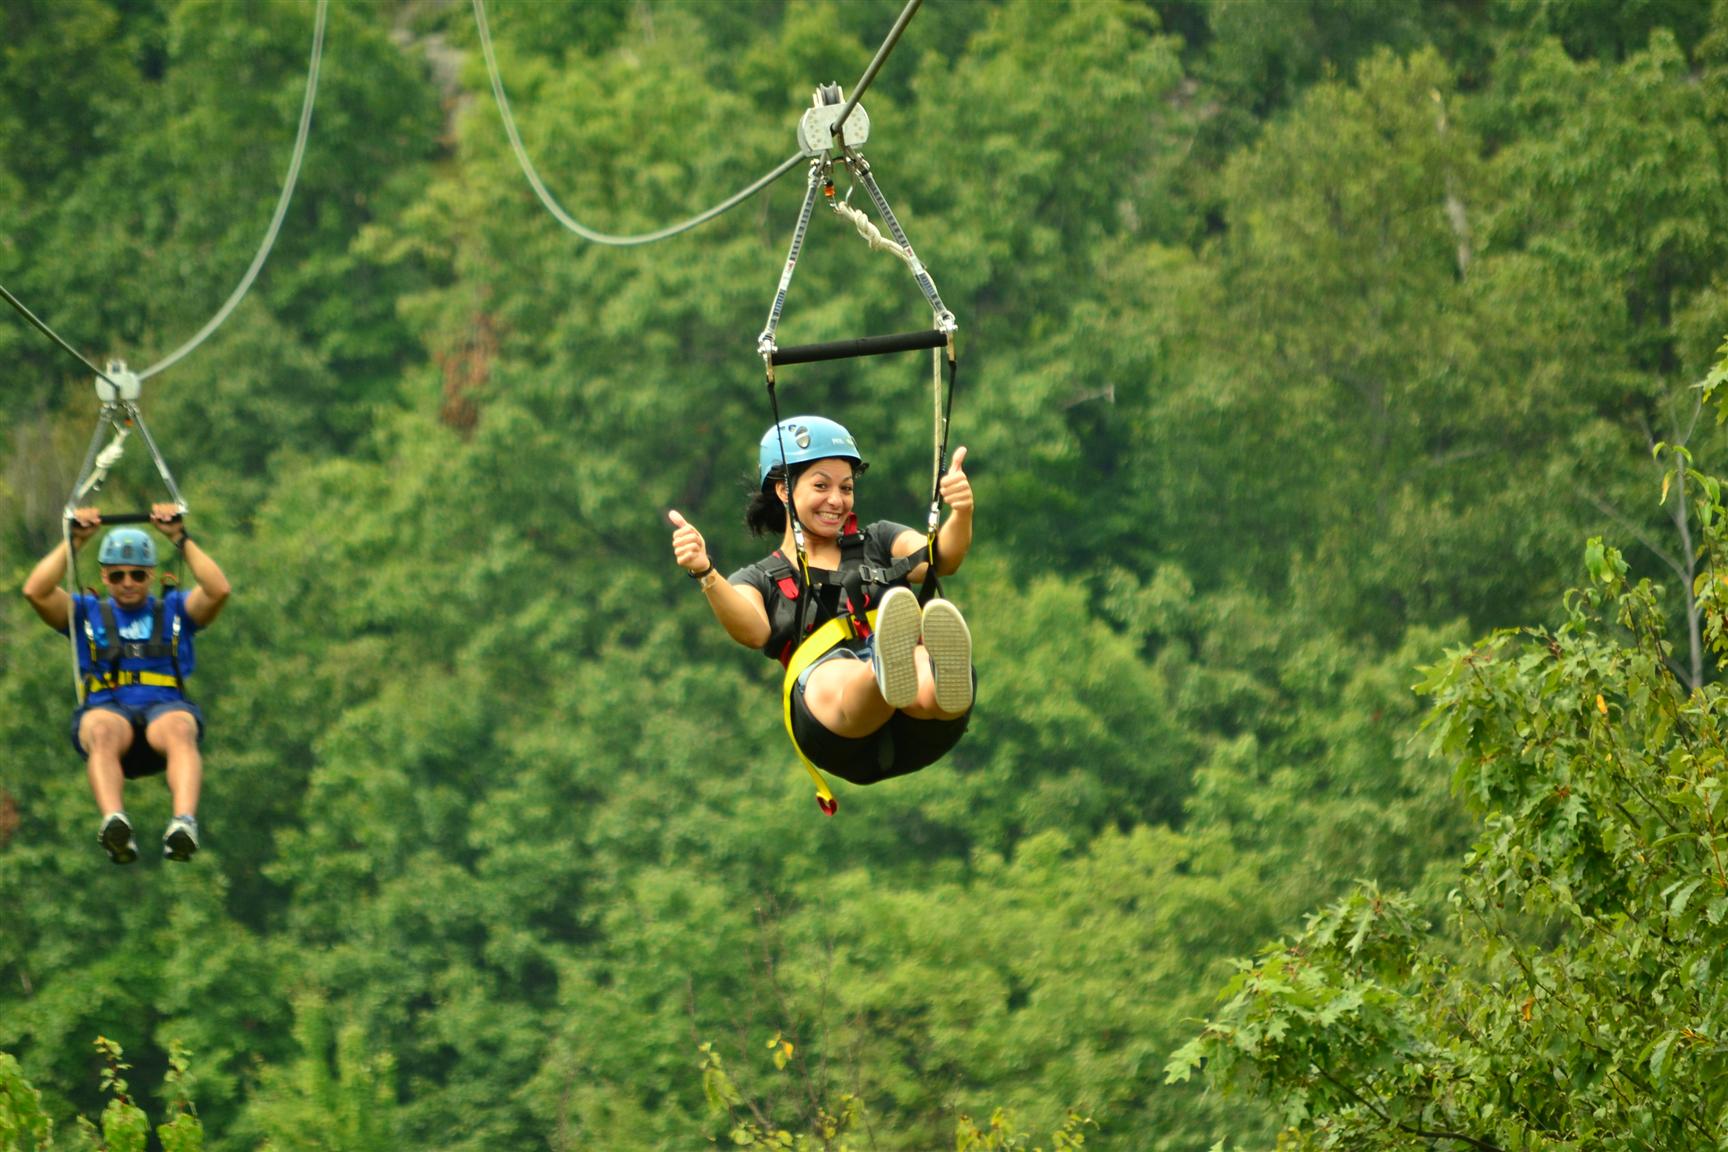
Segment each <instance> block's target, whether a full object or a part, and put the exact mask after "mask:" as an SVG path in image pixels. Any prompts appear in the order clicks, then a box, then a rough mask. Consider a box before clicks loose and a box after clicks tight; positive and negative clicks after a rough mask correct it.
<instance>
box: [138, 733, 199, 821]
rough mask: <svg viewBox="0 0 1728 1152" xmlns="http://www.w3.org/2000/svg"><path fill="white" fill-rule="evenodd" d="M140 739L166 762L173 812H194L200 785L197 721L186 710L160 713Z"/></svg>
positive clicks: (181, 814) (196, 813)
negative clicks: (146, 742)
mask: <svg viewBox="0 0 1728 1152" xmlns="http://www.w3.org/2000/svg"><path fill="white" fill-rule="evenodd" d="M144 738H145V739H146V740H148V741H149V742H150V747H152V748H154V749H156V751H158V752H160V753H161V754H162V759H163V760H165V761H166V762H167V764H168V792H169V794H170V795H171V796H172V797H173V798H174V815H176V816H196V815H198V793H199V791H200V790H201V789H202V788H203V785H204V757H203V756H202V754H200V753H199V751H198V721H197V720H196V719H195V718H194V717H193V715H192V713H190V712H185V711H174V712H163V713H161V714H159V715H157V716H156V718H155V719H153V720H151V721H150V723H149V726H148V727H146V728H145V729H144Z"/></svg>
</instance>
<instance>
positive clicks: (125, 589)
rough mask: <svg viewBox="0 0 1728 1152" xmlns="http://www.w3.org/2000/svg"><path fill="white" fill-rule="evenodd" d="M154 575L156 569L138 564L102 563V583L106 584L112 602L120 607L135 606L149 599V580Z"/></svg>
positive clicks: (153, 577)
mask: <svg viewBox="0 0 1728 1152" xmlns="http://www.w3.org/2000/svg"><path fill="white" fill-rule="evenodd" d="M155 576H156V569H154V568H146V567H144V566H142V565H139V564H104V565H102V583H104V584H106V585H107V586H108V595H110V596H112V597H114V603H116V604H118V605H120V606H121V607H122V608H137V607H138V606H140V605H141V604H143V603H144V601H145V600H147V599H149V597H150V582H151V580H153V579H155Z"/></svg>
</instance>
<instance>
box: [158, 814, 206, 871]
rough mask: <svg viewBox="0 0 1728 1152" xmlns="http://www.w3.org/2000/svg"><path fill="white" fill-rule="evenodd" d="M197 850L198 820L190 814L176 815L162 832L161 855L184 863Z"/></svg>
mask: <svg viewBox="0 0 1728 1152" xmlns="http://www.w3.org/2000/svg"><path fill="white" fill-rule="evenodd" d="M196 851H198V821H197V820H196V819H195V818H193V817H191V816H176V817H174V819H172V820H170V821H169V822H168V829H167V831H165V832H163V833H162V855H163V857H165V858H166V859H169V860H176V861H179V862H180V863H182V864H184V863H185V862H186V861H188V860H190V859H192V854H193V853H194V852H196Z"/></svg>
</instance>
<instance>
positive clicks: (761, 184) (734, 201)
mask: <svg viewBox="0 0 1728 1152" xmlns="http://www.w3.org/2000/svg"><path fill="white" fill-rule="evenodd" d="M474 23H475V25H476V26H477V27H478V28H479V30H480V49H481V51H482V52H483V53H484V54H485V56H486V71H487V73H488V75H490V76H491V78H492V97H493V99H494V100H495V101H496V102H497V104H498V114H499V116H500V117H502V118H503V120H504V132H505V134H506V135H508V136H509V137H510V149H511V151H513V152H515V153H516V162H517V163H518V164H519V165H521V167H522V174H523V175H524V176H526V177H528V183H529V184H530V185H532V186H533V188H534V194H535V195H536V196H538V197H539V198H540V203H542V204H544V205H545V206H546V210H547V211H548V212H550V213H552V216H553V218H554V219H556V220H557V221H558V223H560V224H562V225H563V226H564V227H565V228H567V229H569V230H570V231H571V232H574V233H575V234H576V235H578V236H580V237H582V239H584V240H589V241H592V242H593V243H595V244H605V245H609V246H611V247H614V248H628V247H633V246H635V245H638V244H652V243H654V242H655V241H656V240H665V239H668V238H670V237H672V236H676V235H678V234H679V233H680V232H688V231H689V230H690V229H692V228H695V227H696V226H697V225H699V224H706V223H707V222H708V221H710V220H712V219H714V217H716V216H718V215H720V214H721V213H722V212H725V211H726V210H727V209H729V208H733V207H736V206H737V205H739V204H741V203H743V202H744V201H745V200H747V199H749V198H750V197H751V196H752V195H754V194H755V193H757V192H759V191H761V190H762V189H763V188H766V187H767V186H768V185H770V184H772V183H773V182H774V181H776V180H778V179H780V177H782V176H784V175H786V173H788V172H790V171H791V170H792V169H793V168H796V167H797V166H798V165H799V163H800V162H802V161H803V159H804V154H803V153H802V152H800V153H797V154H795V155H793V156H791V157H790V158H789V159H787V160H786V162H785V163H783V164H781V165H780V166H779V167H778V168H776V169H774V170H773V171H772V172H770V173H768V174H767V175H766V176H764V177H762V178H761V179H760V180H757V181H756V182H755V183H754V184H751V185H750V186H749V187H748V188H745V189H743V190H742V191H740V192H738V193H736V194H735V195H733V196H730V197H728V198H727V199H725V200H723V201H721V202H720V203H719V204H716V205H715V206H714V207H712V208H710V209H708V210H707V211H706V212H703V213H701V214H700V215H697V216H692V217H691V218H690V219H688V220H686V221H684V222H683V223H681V224H672V225H668V226H667V227H665V228H660V229H657V230H656V231H653V232H642V233H638V234H636V235H632V236H618V235H613V234H611V233H607V232H596V231H595V230H594V229H592V228H589V227H586V226H585V225H583V224H582V223H580V222H579V221H577V220H575V219H574V218H572V217H571V215H570V214H569V213H568V212H566V211H564V209H563V207H562V206H561V205H560V204H559V203H558V201H557V200H555V199H553V197H552V193H550V192H548V191H547V190H546V185H545V184H544V183H542V182H541V180H540V174H539V172H537V171H536V170H535V168H534V162H533V161H532V160H530V159H528V152H527V149H525V148H524V147H523V146H522V137H521V135H520V134H519V133H518V132H517V131H516V120H515V117H513V116H512V115H511V114H510V101H509V99H508V98H506V97H505V95H504V81H503V80H502V79H500V78H499V75H498V58H497V56H496V55H495V54H494V53H493V51H492V31H491V29H490V28H489V27H488V26H487V23H486V6H485V4H484V3H483V0H474Z"/></svg>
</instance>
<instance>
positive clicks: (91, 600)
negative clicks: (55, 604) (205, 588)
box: [72, 588, 198, 707]
mask: <svg viewBox="0 0 1728 1152" xmlns="http://www.w3.org/2000/svg"><path fill="white" fill-rule="evenodd" d="M163 600H164V603H165V604H166V607H167V611H166V612H165V613H164V614H163V618H164V622H165V623H166V625H167V631H168V634H169V635H173V632H174V622H175V621H176V620H178V621H179V622H180V643H179V644H178V645H177V647H178V650H179V656H180V677H181V679H185V678H186V677H188V676H191V675H192V669H193V666H194V663H195V660H194V657H193V654H192V634H193V633H194V632H196V631H197V630H198V625H197V624H196V623H195V622H194V621H193V619H192V617H190V616H188V615H187V614H186V594H185V593H184V592H182V591H180V589H178V588H172V589H169V591H168V594H167V595H166V596H165V597H164V598H163ZM156 605H157V601H156V597H154V596H151V597H150V598H148V599H147V600H145V601H144V603H143V605H142V606H141V607H139V608H137V609H135V610H133V611H127V610H126V609H125V608H122V607H121V606H120V605H119V604H114V605H113V607H114V626H115V628H116V630H118V631H119V633H120V641H121V642H122V643H129V642H132V643H142V642H143V641H147V640H153V639H155V637H154V636H152V635H151V633H152V632H153V631H154V630H155V628H156ZM86 621H88V623H89V625H90V630H89V631H86V630H85V623H86ZM72 631H73V635H74V636H76V637H77V640H78V644H77V648H78V671H79V672H80V673H81V674H82V675H84V676H85V677H86V678H88V677H90V676H92V675H102V674H105V673H107V672H109V671H110V670H111V669H112V668H113V665H112V664H111V663H110V662H109V661H106V660H93V659H92V658H91V652H90V648H91V645H92V643H94V645H95V648H96V651H97V652H100V651H101V650H102V649H103V648H104V647H106V646H107V643H108V630H107V629H106V628H105V627H104V626H103V624H102V605H101V599H99V598H98V597H95V596H92V595H90V594H89V593H88V592H81V593H79V594H78V596H77V598H75V599H74V600H73V601H72ZM120 669H121V671H123V672H155V673H157V674H159V675H163V676H170V677H171V676H173V675H174V661H173V660H172V659H171V658H169V657H168V656H160V657H154V658H144V657H131V656H127V657H122V658H121V660H120ZM181 698H182V697H181V695H180V693H179V692H178V691H176V690H175V689H174V688H172V687H170V686H167V685H161V684H122V685H120V687H118V688H104V689H102V690H101V691H97V692H92V693H91V694H90V696H89V698H88V700H87V701H86V703H90V704H108V703H113V704H125V705H127V706H129V707H144V706H147V705H150V704H160V703H162V702H163V701H166V700H179V699H181Z"/></svg>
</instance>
